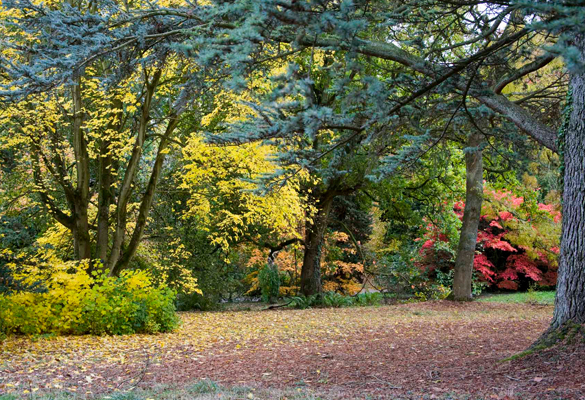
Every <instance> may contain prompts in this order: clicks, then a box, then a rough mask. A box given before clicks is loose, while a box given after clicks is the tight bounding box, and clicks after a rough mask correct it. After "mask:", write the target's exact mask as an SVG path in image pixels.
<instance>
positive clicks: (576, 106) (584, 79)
mask: <svg viewBox="0 0 585 400" xmlns="http://www.w3.org/2000/svg"><path fill="white" fill-rule="evenodd" d="M574 45H575V46H576V47H577V48H578V49H579V50H580V53H581V61H582V63H585V35H583V34H580V35H577V36H576V38H575V42H574ZM569 85H570V86H569V87H570V90H571V91H572V99H573V109H572V112H571V114H570V117H569V126H568V129H567V132H566V133H565V135H566V136H565V144H564V149H565V152H564V162H565V177H564V192H563V222H562V234H561V253H560V257H559V276H558V281H557V294H556V301H555V312H554V317H553V320H552V323H551V329H552V330H555V329H558V328H561V327H562V326H563V325H565V324H567V323H569V322H572V323H575V324H585V71H584V70H583V67H582V68H581V70H577V71H571V80H570V84H569Z"/></svg>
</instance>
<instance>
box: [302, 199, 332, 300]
mask: <svg viewBox="0 0 585 400" xmlns="http://www.w3.org/2000/svg"><path fill="white" fill-rule="evenodd" d="M333 199H334V196H330V195H327V196H325V197H323V198H322V199H321V202H320V203H319V204H317V208H318V211H317V214H316V215H315V216H314V217H313V221H312V222H310V221H307V223H306V224H305V253H304V256H303V266H302V268H301V293H302V294H304V295H305V296H310V295H313V294H318V293H321V291H322V287H321V248H322V246H323V237H324V235H325V231H326V230H327V219H328V217H329V212H330V211H331V205H332V204H333Z"/></svg>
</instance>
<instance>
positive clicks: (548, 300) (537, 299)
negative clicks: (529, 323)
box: [478, 291, 556, 305]
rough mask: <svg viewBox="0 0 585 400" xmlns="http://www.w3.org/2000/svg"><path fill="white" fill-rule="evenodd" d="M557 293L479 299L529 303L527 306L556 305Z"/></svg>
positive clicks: (493, 296)
mask: <svg viewBox="0 0 585 400" xmlns="http://www.w3.org/2000/svg"><path fill="white" fill-rule="evenodd" d="M555 293H556V292H555V291H548V292H537V291H530V292H522V293H509V294H496V295H490V294H488V295H484V296H482V297H480V298H479V299H478V301H482V302H496V303H527V304H542V305H554V304H555Z"/></svg>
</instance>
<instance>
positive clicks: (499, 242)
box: [418, 189, 561, 290]
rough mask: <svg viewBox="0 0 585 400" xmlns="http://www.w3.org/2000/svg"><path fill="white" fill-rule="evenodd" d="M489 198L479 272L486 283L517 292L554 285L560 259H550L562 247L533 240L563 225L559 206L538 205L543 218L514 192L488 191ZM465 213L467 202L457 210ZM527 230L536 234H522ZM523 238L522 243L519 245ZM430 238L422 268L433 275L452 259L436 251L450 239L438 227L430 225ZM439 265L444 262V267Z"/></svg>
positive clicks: (476, 262)
mask: <svg viewBox="0 0 585 400" xmlns="http://www.w3.org/2000/svg"><path fill="white" fill-rule="evenodd" d="M485 195H486V197H488V198H490V200H491V202H490V203H487V204H488V206H487V209H486V210H482V212H483V211H487V212H485V213H484V214H483V215H482V216H481V222H480V230H479V232H478V236H477V243H478V246H477V251H478V254H476V256H475V258H474V261H473V264H474V269H475V270H476V271H477V272H478V273H479V274H480V276H481V278H482V279H483V280H484V281H486V282H488V283H489V284H490V285H493V286H496V287H498V288H501V289H508V290H518V288H519V287H520V285H519V283H521V282H523V283H524V284H523V287H526V286H527V282H526V281H532V282H538V283H539V284H540V285H545V286H552V285H554V284H555V283H556V278H557V272H556V268H557V267H556V262H555V257H551V255H555V254H558V253H559V248H558V246H554V245H552V243H554V242H552V243H551V239H550V234H549V236H548V238H544V240H540V239H539V240H538V241H534V239H531V238H532V237H539V235H540V232H539V230H543V232H549V231H545V229H552V228H551V225H550V223H551V222H550V221H551V220H552V221H553V222H554V224H555V225H556V224H558V223H559V221H560V218H561V213H560V211H559V210H558V206H556V205H554V204H551V205H547V204H542V203H538V204H537V206H538V211H539V212H542V213H540V214H539V213H536V214H534V211H530V210H534V208H533V207H531V205H530V204H525V201H526V200H525V198H524V197H517V196H515V195H513V194H512V193H511V192H509V191H495V190H490V189H486V191H485ZM533 205H535V204H534V203H533ZM506 208H507V209H506ZM464 209H465V203H464V202H463V201H458V202H456V203H455V204H454V205H453V212H454V213H455V214H456V215H457V216H458V217H459V219H462V218H463V212H464ZM542 217H545V221H546V220H548V221H549V222H548V224H549V225H544V226H543V225H541V224H542V221H543V219H542ZM556 226H557V227H558V225H556ZM527 229H528V231H532V233H530V234H526V233H523V232H526V230H527ZM522 235H524V236H523V239H521V240H518V238H519V237H520V238H522ZM425 239H426V241H425V243H424V244H423V246H422V248H421V251H420V255H421V258H422V259H421V261H420V263H418V264H419V266H420V267H421V268H426V269H427V270H428V271H432V270H434V269H436V268H437V267H438V266H439V265H443V266H444V265H445V261H447V264H448V262H449V261H448V258H449V255H448V254H447V255H446V254H444V252H441V251H440V250H439V249H438V248H437V247H436V244H437V243H438V242H447V237H446V235H444V234H443V233H442V232H439V229H438V228H437V227H435V226H433V224H428V226H427V233H426V234H425ZM438 260H442V264H439V261H438ZM451 262H452V261H451ZM441 268H444V267H441Z"/></svg>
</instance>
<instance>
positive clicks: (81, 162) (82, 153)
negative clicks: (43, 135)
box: [72, 78, 91, 260]
mask: <svg viewBox="0 0 585 400" xmlns="http://www.w3.org/2000/svg"><path fill="white" fill-rule="evenodd" d="M72 97H73V151H74V153H75V164H76V168H77V188H76V190H75V194H74V196H75V200H74V204H73V205H74V208H73V210H72V212H73V219H74V220H75V229H74V231H73V235H74V241H75V251H76V254H75V256H76V258H77V259H78V260H86V259H90V258H91V238H90V235H89V215H88V206H89V154H88V151H87V142H86V139H85V135H84V132H83V127H82V124H83V102H82V95H81V78H77V80H76V82H75V84H74V85H73V88H72Z"/></svg>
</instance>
